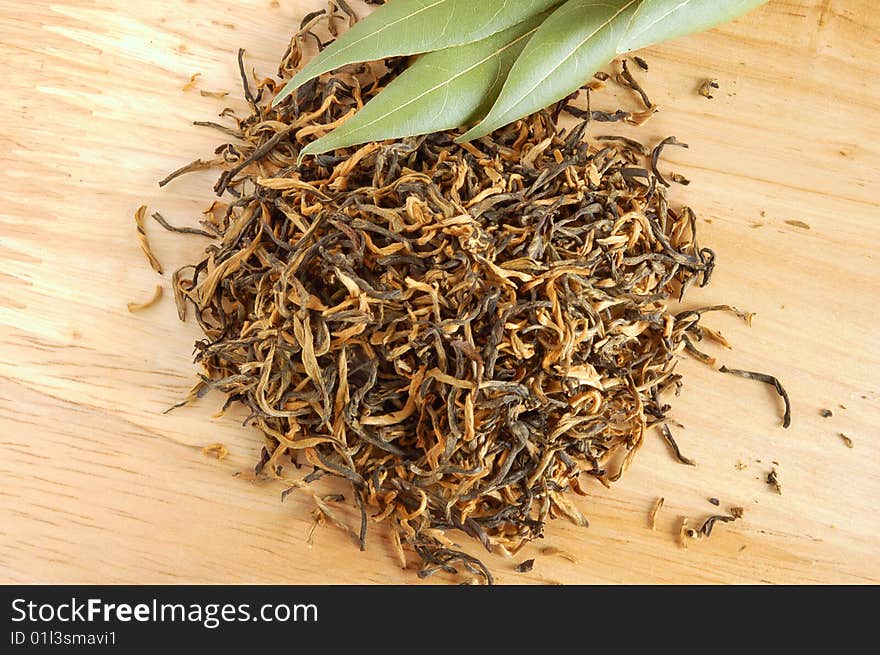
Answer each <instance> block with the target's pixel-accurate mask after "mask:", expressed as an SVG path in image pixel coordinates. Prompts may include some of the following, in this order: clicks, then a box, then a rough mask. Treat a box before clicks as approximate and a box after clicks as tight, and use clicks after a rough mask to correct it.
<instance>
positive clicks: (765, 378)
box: [718, 366, 791, 428]
mask: <svg viewBox="0 0 880 655" xmlns="http://www.w3.org/2000/svg"><path fill="white" fill-rule="evenodd" d="M718 370H719V371H720V372H721V373H730V374H731V375H736V376H739V377H741V378H746V379H749V380H755V381H757V382H763V383H764V384H769V385H770V386H771V387H773V388H774V389H775V390H776V393H777V394H778V395H779V397H780V398H782V400H783V402H784V403H785V411H784V412H783V415H782V427H784V428H787V427H788V426H789V425H791V401H790V400H789V398H788V393H787V392H786V391H785V389H784V388H783V387H782V385H781V384H780V383H779V380H777V379H776V378H775V377H773V376H772V375H767V374H765V373H754V372H752V371H740V370H737V369H733V368H727V367H726V366H722V367H721V368H720V369H718Z"/></svg>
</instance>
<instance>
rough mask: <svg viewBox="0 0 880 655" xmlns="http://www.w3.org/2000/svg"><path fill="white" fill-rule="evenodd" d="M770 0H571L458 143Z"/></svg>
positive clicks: (543, 29) (534, 41)
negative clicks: (634, 55) (619, 63)
mask: <svg viewBox="0 0 880 655" xmlns="http://www.w3.org/2000/svg"><path fill="white" fill-rule="evenodd" d="M764 2H766V0H606V1H605V2H602V1H601V0H568V2H566V3H565V4H564V5H562V6H561V7H559V8H558V9H557V10H556V11H555V12H553V13H552V14H551V15H550V17H549V18H548V19H547V20H546V21H545V23H544V24H543V25H542V26H541V28H540V29H539V30H538V32H537V33H536V34H535V36H534V37H533V38H532V39H531V41H530V42H529V44H528V46H527V47H526V48H525V50H524V51H523V53H522V55H520V57H519V59H518V60H517V61H516V63H515V64H514V65H513V68H512V69H511V71H510V75H509V77H508V79H507V82H506V83H505V84H504V88H503V89H502V91H501V94H500V95H499V97H498V100H497V101H496V103H495V105H494V106H493V107H492V109H491V111H490V112H489V114H488V115H487V116H486V118H484V119H483V121H482V122H481V123H479V124H478V125H476V126H475V127H473V128H472V129H471V130H470V131H468V132H467V133H465V134H464V135H462V136H461V137H459V139H458V141H469V140H472V139H476V138H479V137H481V136H485V135H486V134H489V133H490V132H492V131H493V130H496V129H498V128H500V127H502V126H504V125H507V124H508V123H511V122H513V121H515V120H517V119H519V118H522V117H523V116H528V115H529V114H531V113H533V112H536V111H539V110H540V109H543V108H544V107H547V106H549V105H551V104H553V103H554V102H557V101H559V100H561V99H562V98H564V97H565V96H567V95H568V94H570V93H572V92H573V91H576V90H577V89H578V88H580V86H581V85H582V84H584V82H586V81H587V80H588V79H589V77H590V76H591V75H592V74H593V73H595V72H596V71H597V70H598V69H599V68H600V67H601V66H604V65H605V64H607V63H608V62H609V61H611V60H612V59H614V57H615V56H617V55H619V54H621V53H624V52H628V51H630V50H635V49H638V48H643V47H646V46H649V45H652V44H654V43H659V42H660V41H666V40H668V39H673V38H676V37H679V36H684V35H686V34H692V33H694V32H699V31H702V30H707V29H709V28H711V27H714V26H716V25H720V24H721V23H724V22H727V21H729V20H733V19H734V18H737V17H738V16H741V15H742V14H745V13H746V12H748V11H750V10H752V9H754V8H755V7H757V6H759V5H761V4H764Z"/></svg>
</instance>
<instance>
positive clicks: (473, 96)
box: [300, 14, 547, 160]
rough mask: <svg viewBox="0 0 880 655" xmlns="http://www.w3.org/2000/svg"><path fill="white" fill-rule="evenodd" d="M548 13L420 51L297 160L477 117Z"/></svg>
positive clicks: (496, 94) (493, 96)
mask: <svg viewBox="0 0 880 655" xmlns="http://www.w3.org/2000/svg"><path fill="white" fill-rule="evenodd" d="M546 16H547V15H546V14H541V15H539V16H536V17H532V18H530V19H528V20H526V21H523V22H522V23H520V24H519V25H515V26H514V27H512V28H509V29H506V30H504V31H502V32H499V33H498V34H494V35H492V36H490V37H488V38H486V39H483V40H481V41H477V42H476V43H471V44H468V45H463V46H456V47H454V48H446V49H444V50H438V51H437V52H432V53H429V54H426V55H422V56H421V57H419V59H418V60H417V61H416V62H415V63H414V64H413V65H412V66H410V67H409V68H408V69H407V70H406V71H404V72H403V73H402V74H401V75H400V76H399V77H397V78H396V79H395V80H394V81H392V82H391V83H390V84H389V85H388V86H387V87H386V88H385V89H384V90H383V91H382V92H381V93H379V95H377V96H376V97H375V98H373V99H372V100H371V101H370V102H368V103H367V104H366V105H364V107H363V108H362V109H361V110H360V111H359V112H357V113H356V114H355V115H354V116H352V117H351V118H350V119H348V120H347V121H346V122H345V123H343V124H342V125H341V126H339V127H337V128H336V129H335V130H333V131H332V132H330V133H329V134H327V135H325V136H323V137H321V138H320V139H318V140H316V141H313V142H312V143H310V144H309V145H308V146H306V147H305V148H304V149H303V150H302V152H301V154H300V160H302V158H303V157H304V156H306V155H310V154H318V153H321V152H327V151H329V150H334V149H336V148H344V147H347V146H350V145H355V144H359V143H366V142H367V141H381V140H383V139H393V138H398V137H404V136H415V135H417V134H427V133H429V132H437V131H440V130H448V129H453V128H456V127H458V126H460V125H464V124H466V123H470V122H473V121H475V120H479V118H480V117H481V116H483V115H485V113H486V112H487V111H488V110H489V108H490V107H491V106H492V103H493V102H494V101H495V98H496V97H497V96H498V93H499V91H500V90H501V86H502V84H503V83H504V80H505V78H506V77H507V73H508V71H509V70H510V67H511V66H512V65H513V62H514V61H516V58H517V57H518V56H519V54H520V53H521V52H522V50H523V48H524V47H525V46H526V43H527V42H528V40H529V39H530V38H531V36H532V34H534V33H535V30H537V29H538V26H539V25H540V24H541V22H542V21H543V20H544V19H545V18H546Z"/></svg>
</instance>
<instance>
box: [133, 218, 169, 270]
mask: <svg viewBox="0 0 880 655" xmlns="http://www.w3.org/2000/svg"><path fill="white" fill-rule="evenodd" d="M146 215H147V207H146V205H142V206H140V207H138V209H137V211H136V212H135V214H134V222H135V225H136V226H137V234H138V240H139V241H140V243H141V250H143V252H144V255H145V256H146V258H147V261H149V262H150V267H152V269H153V270H154V271H156V272H157V273H158V274H159V275H162V264H160V263H159V260H158V259H156V255H154V254H153V249H152V247H151V246H150V240H149V239H148V238H147V231H146V229H145V228H144V218H145V217H146Z"/></svg>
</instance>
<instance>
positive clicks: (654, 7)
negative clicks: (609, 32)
mask: <svg viewBox="0 0 880 655" xmlns="http://www.w3.org/2000/svg"><path fill="white" fill-rule="evenodd" d="M765 2H767V0H642V2H641V4H640V5H639V8H638V9H637V10H636V13H635V15H634V16H633V18H632V20H631V21H630V24H629V29H628V30H627V33H626V36H625V37H624V38H623V40H622V41H621V43H620V45H619V47H618V50H617V51H618V53H623V52H629V51H630V50H637V49H639V48H646V47H648V46H649V45H653V44H655V43H659V42H661V41H667V40H669V39H675V38H678V37H680V36H685V35H687V34H694V33H696V32H702V31H703V30H708V29H711V28H713V27H715V26H716V25H721V24H722V23H726V22H727V21H731V20H733V19H734V18H739V17H740V16H742V15H743V14H746V13H748V12H750V11H751V10H752V9H754V8H756V7H758V6H760V5H762V4H764V3H765Z"/></svg>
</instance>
